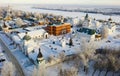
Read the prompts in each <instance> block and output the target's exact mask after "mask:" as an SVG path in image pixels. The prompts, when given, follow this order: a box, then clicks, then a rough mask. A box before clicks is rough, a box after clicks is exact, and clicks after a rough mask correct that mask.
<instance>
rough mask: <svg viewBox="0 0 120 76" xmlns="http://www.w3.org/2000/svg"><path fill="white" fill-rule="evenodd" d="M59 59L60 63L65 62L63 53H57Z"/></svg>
mask: <svg viewBox="0 0 120 76" xmlns="http://www.w3.org/2000/svg"><path fill="white" fill-rule="evenodd" d="M59 58H60V59H61V61H64V60H65V53H64V52H61V53H59Z"/></svg>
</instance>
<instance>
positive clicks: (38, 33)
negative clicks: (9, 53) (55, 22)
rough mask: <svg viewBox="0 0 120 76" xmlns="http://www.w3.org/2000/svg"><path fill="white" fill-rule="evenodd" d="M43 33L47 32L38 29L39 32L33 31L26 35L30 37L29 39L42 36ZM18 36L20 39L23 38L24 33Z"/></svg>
mask: <svg viewBox="0 0 120 76" xmlns="http://www.w3.org/2000/svg"><path fill="white" fill-rule="evenodd" d="M45 33H47V32H46V31H45V30H44V29H39V30H34V31H30V32H28V35H29V36H31V37H34V36H41V35H44V34H45ZM18 35H19V37H20V38H21V39H22V38H23V37H24V36H25V32H24V33H19V34H18Z"/></svg>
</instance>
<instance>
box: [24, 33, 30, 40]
mask: <svg viewBox="0 0 120 76" xmlns="http://www.w3.org/2000/svg"><path fill="white" fill-rule="evenodd" d="M30 39H31V37H30V36H29V35H27V33H26V35H25V36H24V37H23V40H26V41H29V40H30Z"/></svg>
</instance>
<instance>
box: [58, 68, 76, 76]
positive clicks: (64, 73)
mask: <svg viewBox="0 0 120 76" xmlns="http://www.w3.org/2000/svg"><path fill="white" fill-rule="evenodd" d="M58 76H78V69H76V68H75V67H71V68H70V69H60V70H59V73H58Z"/></svg>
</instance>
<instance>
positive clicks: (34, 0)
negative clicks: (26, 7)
mask: <svg viewBox="0 0 120 76" xmlns="http://www.w3.org/2000/svg"><path fill="white" fill-rule="evenodd" d="M4 3H8V4H11V3H17V4H81V5H120V0H0V4H4Z"/></svg>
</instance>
